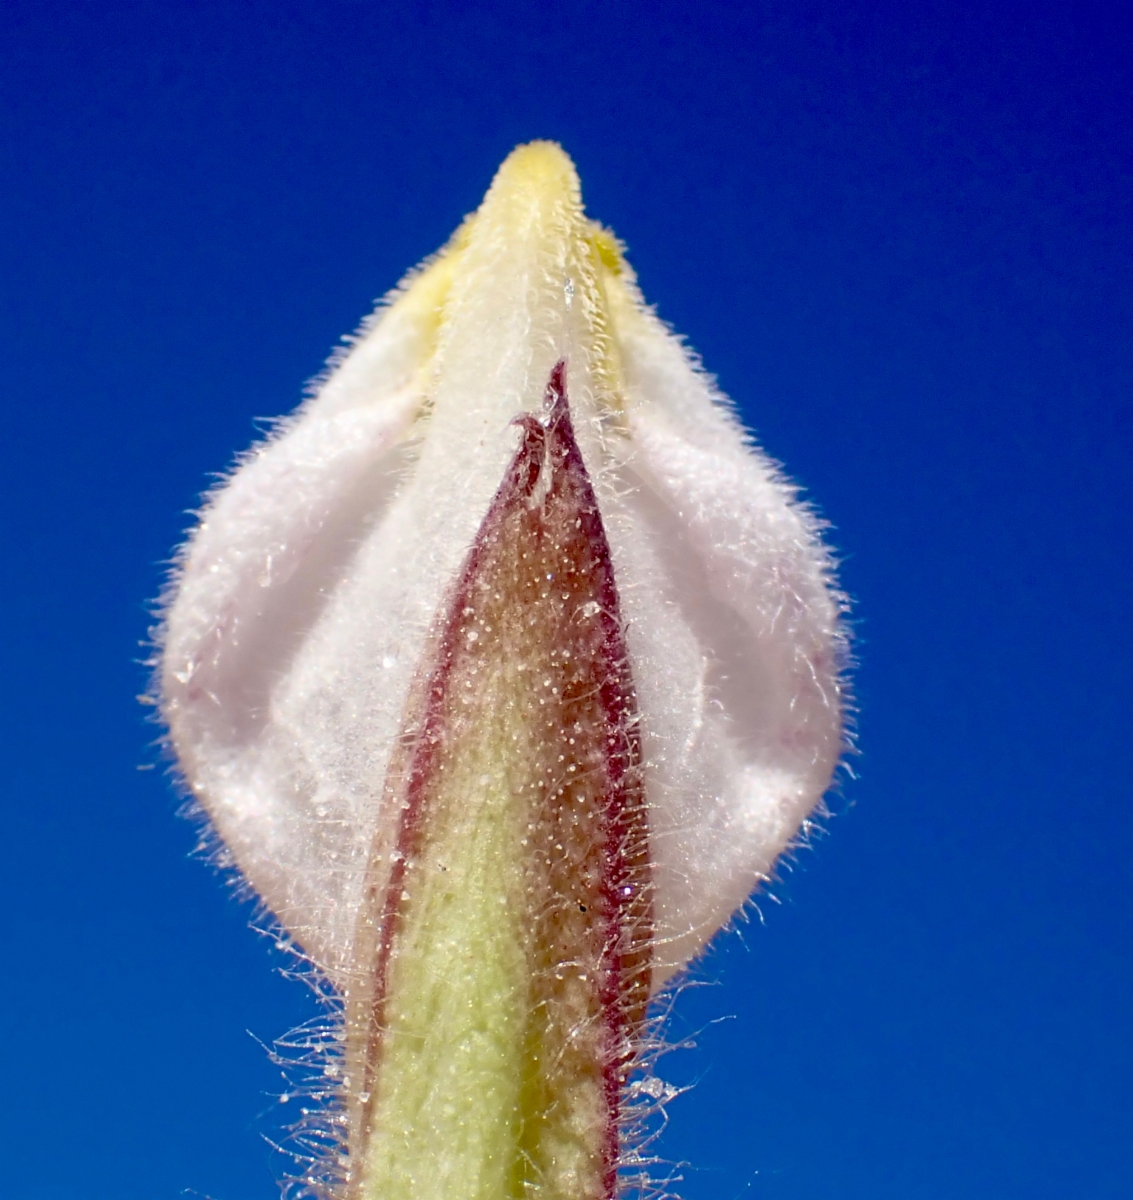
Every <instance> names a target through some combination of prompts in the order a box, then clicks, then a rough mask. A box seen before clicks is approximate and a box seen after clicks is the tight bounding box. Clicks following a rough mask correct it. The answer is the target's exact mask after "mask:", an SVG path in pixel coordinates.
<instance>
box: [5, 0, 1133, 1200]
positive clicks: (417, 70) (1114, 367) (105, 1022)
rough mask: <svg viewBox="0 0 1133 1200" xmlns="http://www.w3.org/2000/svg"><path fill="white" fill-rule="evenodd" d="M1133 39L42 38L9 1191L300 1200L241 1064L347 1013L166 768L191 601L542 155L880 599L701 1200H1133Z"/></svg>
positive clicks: (94, 19) (882, 30) (698, 1108)
mask: <svg viewBox="0 0 1133 1200" xmlns="http://www.w3.org/2000/svg"><path fill="white" fill-rule="evenodd" d="M910 9H911V10H912V11H910ZM1129 13H1130V10H1129V8H1128V7H1127V6H1114V8H1112V9H1109V8H1103V7H1100V6H1096V5H1091V4H1089V3H1082V2H1077V3H1073V4H1070V3H1067V4H1064V5H1051V4H1044V3H1041V2H1031V3H1026V4H1020V5H1009V4H997V3H994V2H993V3H991V4H971V5H954V4H947V3H939V4H937V3H919V4H912V5H910V4H909V3H902V4H887V3H883V2H880V0H871V2H866V3H862V2H858V0H841V2H839V3H819V4H808V3H805V2H803V0H793V2H791V0H784V2H772V3H759V2H757V0H752V2H747V3H716V4H706V3H704V2H703V0H700V2H691V0H690V2H687V3H677V4H667V5H666V4H661V3H658V2H657V0H653V2H652V3H646V2H642V0H637V2H633V3H618V2H616V0H606V2H605V3H579V2H572V0H564V2H563V3H558V4H554V5H552V4H547V5H544V6H539V5H535V4H532V3H519V2H517V3H514V4H500V5H492V6H486V5H482V4H476V3H474V2H472V3H465V4H454V5H452V6H451V7H450V6H447V5H443V4H439V3H422V4H417V5H406V4H381V3H367V2H354V3H350V2H347V0H306V2H304V3H298V2H296V0H271V2H268V0H242V2H239V3H238V2H236V0H221V2H209V0H201V2H199V3H193V4H186V3H180V4H177V3H173V4H171V3H169V2H168V0H163V2H158V0H136V2H134V3H112V2H106V3H102V2H96V3H81V2H79V0H65V2H61V0H34V2H31V0H6V3H5V4H4V5H3V8H2V11H0V120H2V136H3V148H4V166H3V182H2V184H0V189H2V194H0V322H2V335H0V336H2V355H3V357H2V360H0V376H2V379H3V383H2V404H3V425H2V428H3V438H2V442H0V446H2V450H0V463H2V472H0V476H2V478H0V487H2V488H3V492H4V494H3V499H2V510H0V511H2V513H3V519H2V529H0V562H2V563H3V564H4V579H5V581H4V585H3V589H2V591H0V604H2V606H3V630H4V636H3V638H2V640H0V656H2V660H3V661H2V667H0V672H2V673H0V679H2V681H3V686H2V688H0V704H2V706H3V711H2V715H0V738H2V756H0V769H2V793H0V803H2V805H3V821H2V826H0V828H2V830H3V841H2V845H0V854H2V856H3V857H2V861H3V870H2V871H0V914H2V915H3V935H4V963H5V967H4V981H3V986H2V987H0V1031H2V1033H0V1073H2V1078H3V1081H4V1083H3V1088H2V1090H0V1161H2V1162H3V1164H4V1165H3V1169H2V1172H0V1175H2V1182H0V1193H2V1195H3V1196H4V1197H11V1198H12V1200H73V1198H74V1197H78V1196H81V1197H83V1198H84V1200H166V1198H168V1200H173V1198H174V1197H178V1196H182V1195H191V1196H208V1197H213V1198H215V1200H268V1198H269V1197H271V1196H273V1195H275V1194H276V1193H275V1183H274V1179H275V1177H276V1175H277V1174H278V1173H279V1172H280V1171H281V1170H282V1169H283V1167H284V1165H285V1164H284V1163H283V1162H282V1161H281V1160H280V1159H279V1157H278V1156H277V1155H273V1152H272V1151H271V1149H270V1147H269V1146H268V1145H267V1144H266V1143H265V1141H264V1140H263V1138H262V1136H261V1135H267V1136H269V1137H270V1136H274V1135H275V1134H276V1133H277V1132H278V1130H279V1128H280V1126H281V1124H282V1123H284V1121H285V1119H286V1117H287V1111H286V1110H281V1109H280V1108H279V1107H278V1105H277V1104H276V1102H275V1101H274V1100H273V1099H272V1095H271V1094H272V1093H273V1091H274V1092H278V1091H279V1090H280V1084H279V1080H278V1073H277V1071H276V1069H275V1068H274V1067H272V1065H271V1063H270V1062H269V1061H268V1059H267V1057H266V1055H265V1053H264V1052H263V1050H262V1049H261V1047H260V1046H259V1045H257V1044H256V1042H255V1041H254V1040H253V1039H252V1038H250V1037H249V1036H248V1035H247V1033H246V1032H245V1031H246V1030H251V1031H253V1032H254V1033H255V1034H256V1035H257V1036H259V1037H261V1038H264V1039H267V1040H270V1039H271V1038H273V1037H275V1036H277V1035H279V1034H282V1033H284V1032H285V1031H286V1030H287V1029H288V1028H289V1027H290V1026H291V1025H293V1024H295V1023H296V1022H298V1021H299V1020H301V1019H303V1017H304V1016H306V1015H308V1014H309V1012H310V1001H309V998H308V997H307V994H306V992H305V990H304V989H303V987H302V986H301V985H298V984H295V983H292V982H289V981H287V980H285V979H283V978H281V977H280V976H279V974H278V973H277V971H276V970H275V968H278V967H279V966H280V965H282V960H281V959H280V958H279V956H278V955H276V956H275V957H274V959H273V955H272V952H271V950H270V947H269V946H268V944H267V943H266V942H264V941H263V940H262V939H260V938H258V937H257V936H256V935H255V934H254V933H252V932H250V931H249V929H248V925H247V922H248V918H249V915H250V914H249V912H248V909H247V908H246V907H245V906H241V905H240V904H238V903H237V902H236V901H235V900H233V899H232V898H231V896H230V894H229V892H228V891H227V890H226V888H225V886H224V885H223V883H222V882H221V881H220V880H219V879H217V878H216V877H215V876H214V874H213V873H212V872H211V870H210V869H209V868H208V867H207V866H205V865H202V864H201V863H199V862H197V861H192V860H191V859H190V858H189V852H190V851H191V849H192V847H193V844H194V838H195V835H194V831H193V829H192V827H191V826H190V825H189V824H188V823H186V822H184V821H182V820H179V819H178V818H177V817H176V816H175V811H176V808H177V801H176V799H175V797H174V795H173V792H172V789H171V787H170V785H169V782H168V781H167V779H166V778H165V777H164V776H163V768H162V767H161V765H160V764H159V765H157V767H156V768H155V769H150V770H146V769H145V768H149V767H153V766H154V764H155V763H158V755H157V752H156V751H155V750H154V748H153V745H152V743H153V740H154V738H155V737H156V734H157V730H156V728H155V727H154V726H152V725H148V724H146V712H145V710H144V709H142V708H141V707H140V706H139V705H138V704H137V703H136V701H135V699H134V697H135V694H136V693H138V692H141V691H142V690H143V688H144V686H145V683H146V672H145V670H144V668H142V667H141V666H140V665H138V660H139V659H140V658H143V657H144V656H145V654H146V651H145V649H144V648H139V643H140V642H142V641H144V639H145V637H146V629H147V625H148V623H149V619H148V617H147V612H146V601H147V598H152V597H153V596H154V595H155V594H156V593H157V591H158V589H159V587H160V584H161V580H162V571H163V568H162V565H161V564H162V562H163V560H165V559H166V558H167V556H168V554H169V552H170V550H171V548H172V547H173V546H174V545H175V544H176V542H177V541H178V539H179V537H180V534H181V531H182V530H183V529H184V528H185V525H186V522H187V518H186V516H185V515H184V514H185V511H186V510H187V509H189V508H190V507H191V506H192V505H193V504H194V502H195V497H196V496H197V495H198V493H199V492H200V490H201V489H202V487H204V486H205V485H206V483H207V481H208V473H209V472H210V471H216V470H219V469H221V468H223V467H225V466H226V464H227V463H228V462H229V461H230V459H231V457H232V455H233V453H234V452H235V451H237V450H239V449H241V448H242V447H244V446H246V445H247V444H248V442H249V441H250V440H251V439H252V438H253V437H254V436H255V434H256V429H257V426H256V418H257V417H262V416H271V415H274V414H277V413H280V412H282V411H286V410H287V409H289V408H291V407H292V406H293V405H294V404H295V403H296V402H297V401H298V399H299V398H300V390H301V386H302V384H303V382H304V380H306V379H307V378H308V377H310V376H311V375H313V374H314V373H316V372H317V371H318V370H319V368H320V365H321V363H322V361H323V358H324V356H325V355H326V354H327V353H328V351H329V350H330V348H331V347H332V346H333V345H334V343H335V342H336V340H337V338H338V337H339V336H340V335H341V334H343V333H345V332H347V331H349V330H351V329H352V328H353V327H354V326H355V325H356V323H357V322H358V320H359V319H360V317H361V316H362V315H363V314H364V313H365V312H367V310H368V309H369V307H370V304H371V301H372V299H373V298H374V297H375V296H377V295H379V294H380V293H382V292H383V291H384V290H385V289H386V288H388V287H389V286H391V285H392V284H393V283H395V282H396V281H397V279H398V278H399V277H400V275H401V274H402V272H403V271H404V270H405V269H406V268H407V267H409V266H410V265H411V264H413V263H415V262H416V261H417V260H418V259H420V258H421V257H422V256H423V255H425V254H427V253H429V252H430V251H432V250H433V249H434V248H435V247H436V246H438V245H439V244H440V243H441V242H442V241H443V240H444V238H445V237H446V236H447V235H448V233H449V232H450V231H451V230H452V228H453V227H454V226H455V225H456V223H457V222H458V221H459V219H460V218H461V216H462V215H463V214H464V213H465V212H467V211H468V210H470V209H472V208H473V207H475V205H476V204H477V203H478V201H479V198H480V196H481V194H482V193H483V191H484V189H485V188H486V186H487V184H488V182H489V180H490V178H491V175H492V173H493V171H494V169H495V166H496V165H497V163H498V161H499V160H500V159H501V158H502V157H503V156H504V155H505V154H506V153H507V151H508V150H509V149H510V148H511V147H512V145H513V144H515V143H516V142H518V141H521V140H526V139H529V138H531V137H537V136H538V137H552V138H557V139H559V140H561V141H562V142H563V144H564V145H565V146H566V147H567V149H568V150H569V151H570V152H571V153H572V154H573V155H574V156H575V158H576V161H577V163H578V166H579V169H580V171H581V173H582V177H583V181H584V186H585V190H586V197H587V201H588V204H589V208H590V211H591V212H592V213H593V214H594V215H595V216H596V217H598V218H599V219H601V220H603V221H605V222H607V223H609V224H610V225H612V226H613V228H614V229H616V230H617V231H618V233H619V234H620V235H621V236H622V237H623V238H625V239H626V241H627V242H628V244H629V247H630V253H631V258H632V261H633V263H634V264H635V266H636V268H637V270H638V272H639V274H640V277H641V281H642V284H643V286H644V289H645V291H646V294H647V296H648V297H649V298H650V300H652V301H653V302H655V303H656V304H657V305H658V306H659V308H660V311H661V313H662V315H663V316H664V317H665V318H666V319H668V320H669V321H671V322H672V323H673V324H674V325H675V326H676V327H677V328H678V329H679V330H681V331H682V332H683V333H685V334H686V335H687V336H688V338H689V339H690V341H691V343H692V344H693V345H694V346H695V347H696V348H697V349H698V350H699V351H700V352H701V353H702V354H703V356H704V359H705V361H706V363H707V365H708V366H709V368H710V369H711V370H713V371H714V372H716V373H717V374H718V375H719V378H720V380H721V383H722V385H723V387H724V388H725V390H727V391H728V392H729V393H730V394H731V395H732V396H734V397H735V398H736V400H737V401H738V403H739V404H740V406H741V408H742V411H743V413H744V415H745V417H746V419H747V420H748V421H749V422H750V423H751V425H752V426H753V427H754V428H755V429H756V430H757V431H758V433H759V435H760V437H761V438H762V439H763V441H764V443H765V445H766V446H767V447H768V449H769V450H770V451H771V453H773V454H774V455H775V456H777V457H779V458H781V459H782V460H783V461H784V462H785V463H786V464H787V466H788V468H789V470H790V471H791V472H792V473H793V474H794V475H795V476H796V477H797V478H798V479H799V480H800V481H801V482H802V483H803V484H804V485H805V486H806V487H807V488H808V489H809V492H810V494H811V495H812V497H813V498H814V499H815V501H816V502H817V503H818V504H819V506H820V507H821V509H822V510H823V512H824V513H825V514H826V515H827V516H828V517H829V519H830V520H831V521H832V522H833V524H834V526H835V527H836V532H835V533H834V535H833V537H834V541H835V543H836V545H837V546H838V548H839V550H840V552H841V554H842V555H843V556H844V567H843V579H844V583H845V586H846V588H847V589H848V591H849V592H850V593H851V594H852V596H853V598H854V601H855V630H856V634H857V650H858V655H859V658H860V669H859V670H858V671H857V676H856V679H857V682H856V693H857V698H858V703H859V707H860V720H859V727H860V747H861V754H860V755H859V756H858V757H856V758H855V759H854V760H853V764H852V765H853V770H854V772H855V774H856V775H857V778H856V779H853V780H850V781H848V782H846V784H845V785H844V786H843V788H842V791H841V793H840V794H839V795H838V796H836V797H835V798H834V799H833V802H832V804H833V808H834V809H835V815H834V817H833V818H832V819H831V820H830V821H829V822H828V823H827V835H826V836H825V837H823V838H822V839H821V840H820V841H819V842H818V843H817V844H816V845H815V847H814V848H813V850H811V851H808V852H806V853H804V854H803V855H801V856H800V858H799V859H798V861H797V863H796V864H795V867H794V869H792V870H791V871H790V872H789V873H787V874H785V875H784V878H783V880H782V881H781V882H780V883H779V884H778V885H777V886H776V887H775V889H774V895H775V902H772V901H769V900H767V899H766V898H765V899H764V900H763V901H761V904H760V908H761V910H762V912H763V915H764V922H763V923H762V924H761V923H759V922H758V921H756V922H753V923H751V924H749V925H746V926H745V927H743V929H742V931H741V935H740V936H732V937H729V938H727V939H725V940H724V941H723V942H721V944H720V946H719V948H718V950H717V951H716V952H715V953H713V954H712V955H711V957H710V958H709V959H708V960H707V962H705V963H704V964H703V965H702V966H701V968H700V969H699V970H698V972H697V975H698V978H699V979H701V980H702V981H704V982H706V983H710V984H713V985H714V986H706V987H703V988H697V989H694V990H691V991H689V992H687V993H686V994H685V995H684V996H683V997H682V998H681V1002H680V1005H679V1012H678V1015H677V1018H676V1021H675V1025H674V1036H675V1037H678V1038H680V1037H685V1036H686V1035H689V1034H691V1033H693V1032H694V1031H695V1032H696V1033H697V1038H696V1040H697V1041H698V1043H699V1048H698V1049H697V1050H695V1051H680V1052H677V1053H674V1054H673V1055H672V1057H671V1058H670V1059H669V1060H668V1064H667V1065H668V1070H669V1074H670V1076H671V1077H672V1078H674V1079H676V1080H678V1081H682V1082H683V1081H689V1080H692V1079H696V1080H698V1081H699V1082H698V1084H697V1086H696V1088H695V1090H693V1091H692V1092H691V1093H689V1094H688V1095H685V1096H683V1097H681V1098H680V1099H678V1100H677V1101H676V1102H675V1103H674V1104H673V1105H672V1109H671V1124H670V1127H669V1129H668V1131H667V1132H666V1134H665V1137H664V1139H663V1142H662V1150H663V1152H664V1153H665V1154H666V1155H667V1156H668V1157H669V1158H671V1159H673V1160H678V1161H687V1162H688V1163H690V1164H691V1165H690V1166H689V1167H687V1168H686V1169H684V1171H683V1174H684V1177H685V1181H684V1183H683V1184H682V1185H681V1189H680V1190H681V1191H682V1193H683V1195H684V1196H685V1197H686V1198H687V1200H708V1198H709V1197H711V1198H713V1200H748V1198H753V1200H956V1198H957V1197H964V1198H965V1200H1015V1198H1019V1200H1024V1198H1025V1200H1034V1198H1040V1197H1042V1198H1045V1197H1052V1198H1054V1197H1059V1198H1065V1197H1083V1198H1086V1200H1110V1198H1113V1200H1116V1198H1119V1197H1121V1198H1125V1197H1128V1196H1130V1195H1133V1156H1131V1155H1130V1146H1131V1145H1133V1121H1131V1088H1130V1078H1131V1068H1133V1061H1131V1059H1133V1053H1131V1036H1130V1035H1131V1019H1130V999H1131V996H1130V984H1131V981H1133V971H1131V965H1130V962H1131V959H1130V949H1131V942H1130V934H1131V932H1133V929H1131V926H1133V905H1131V900H1130V890H1131V884H1133V878H1131V874H1133V872H1131V869H1130V862H1131V856H1133V836H1131V834H1133V824H1131V820H1130V806H1129V791H1130V785H1129V775H1130V769H1129V753H1128V752H1129V747H1130V735H1129V673H1130V648H1131V647H1130V601H1131V599H1133V597H1131V590H1133V589H1131V587H1130V584H1131V570H1130V557H1131V555H1130V551H1131V534H1133V529H1131V524H1133V522H1131V519H1130V511H1129V509H1130V506H1129V498H1130V489H1129V486H1128V480H1129V465H1128V464H1129V456H1130V448H1131V437H1130V434H1131V416H1130V388H1131V383H1133V374H1131V368H1133V346H1131V330H1133V325H1131V317H1133V313H1131V307H1133V305H1131V296H1133V291H1131V286H1130V285H1131V283H1133V279H1131V274H1133V267H1131V263H1133V257H1131V251H1133V245H1131V242H1133V224H1131V221H1130V217H1131V212H1130V207H1131V201H1130V197H1131V195H1133V192H1131V184H1133V178H1131V176H1133V154H1131V145H1130V130H1131V129H1133V121H1131V119H1130V118H1131V111H1130V109H1131V105H1130V95H1131V87H1133V70H1131V66H1133V61H1131V60H1133V36H1131V35H1133V28H1131V25H1130V19H1129ZM718 1018H727V1019H724V1020H719V1019H718Z"/></svg>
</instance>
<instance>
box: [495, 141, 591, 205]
mask: <svg viewBox="0 0 1133 1200" xmlns="http://www.w3.org/2000/svg"><path fill="white" fill-rule="evenodd" d="M581 191H582V188H581V184H580V183H579V180H578V172H577V171H576V170H575V166H574V163H573V162H572V161H571V157H570V155H569V154H567V152H566V151H565V150H564V149H563V148H562V146H560V145H559V144H558V142H547V141H537V142H526V143H524V144H523V145H522V146H516V148H515V149H514V150H513V151H512V152H511V153H510V154H509V155H508V156H507V158H505V159H504V161H503V162H502V163H501V164H500V167H499V170H497V171H496V177H495V179H493V180H492V187H491V189H490V191H489V192H488V198H489V199H491V198H493V197H500V198H503V197H512V196H526V197H530V198H532V199H538V200H543V201H546V200H550V201H552V202H553V201H556V200H573V201H575V202H576V203H578V202H579V197H580V195H581Z"/></svg>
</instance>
